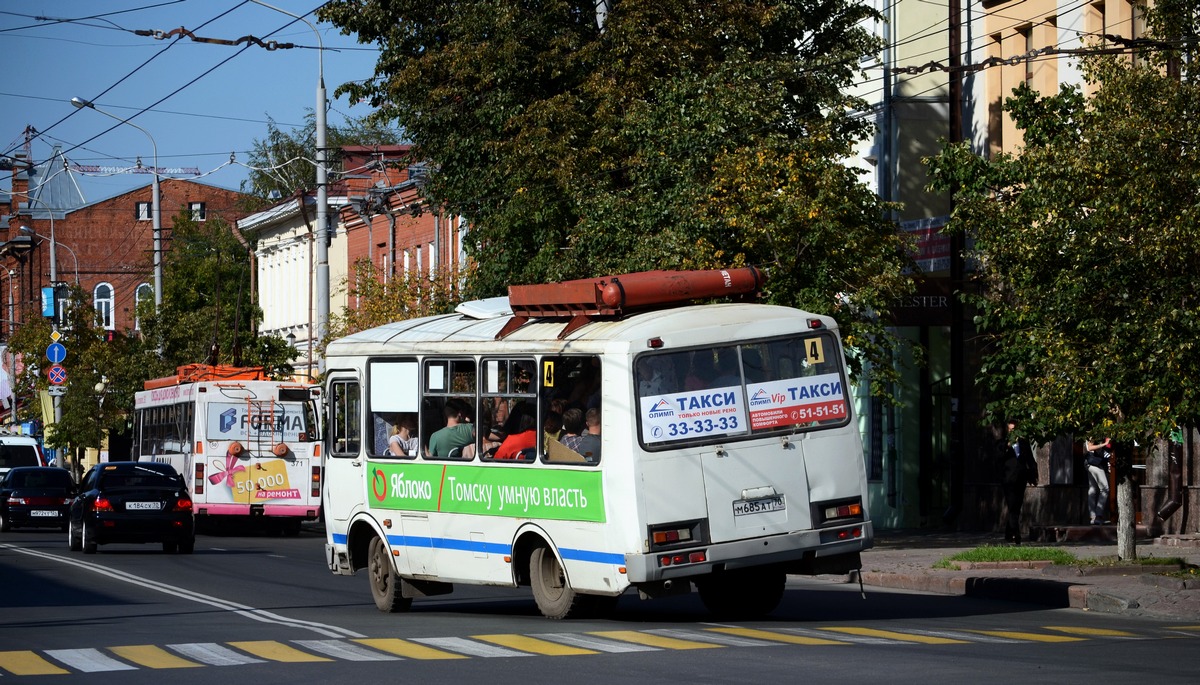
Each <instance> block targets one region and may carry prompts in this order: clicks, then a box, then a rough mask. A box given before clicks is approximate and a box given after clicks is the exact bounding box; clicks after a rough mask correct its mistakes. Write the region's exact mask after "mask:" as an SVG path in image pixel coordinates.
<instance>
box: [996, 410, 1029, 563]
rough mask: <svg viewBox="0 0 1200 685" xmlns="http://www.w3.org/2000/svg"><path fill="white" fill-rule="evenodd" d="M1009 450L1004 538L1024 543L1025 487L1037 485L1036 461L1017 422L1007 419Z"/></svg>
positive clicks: (1003, 481) (1005, 488)
mask: <svg viewBox="0 0 1200 685" xmlns="http://www.w3.org/2000/svg"><path fill="white" fill-rule="evenodd" d="M1008 443H1009V445H1008V450H1007V454H1006V455H1005V459H1004V473H1003V476H1002V481H1001V486H1002V488H1003V491H1004V508H1005V510H1006V511H1005V514H1004V539H1005V541H1007V542H1011V543H1013V544H1015V545H1019V544H1021V506H1022V505H1023V504H1024V503H1025V486H1026V485H1037V461H1035V460H1034V458H1033V448H1032V447H1031V446H1030V445H1029V440H1028V439H1027V438H1025V437H1024V436H1019V437H1018V432H1017V420H1016V419H1009V420H1008Z"/></svg>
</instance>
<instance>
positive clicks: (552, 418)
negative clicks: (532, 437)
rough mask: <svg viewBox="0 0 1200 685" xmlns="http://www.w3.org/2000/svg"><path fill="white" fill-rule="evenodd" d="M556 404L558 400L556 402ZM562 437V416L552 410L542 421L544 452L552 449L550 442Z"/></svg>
mask: <svg viewBox="0 0 1200 685" xmlns="http://www.w3.org/2000/svg"><path fill="white" fill-rule="evenodd" d="M555 401H556V402H557V401H558V400H555ZM561 437H562V414H561V413H559V412H557V411H554V410H553V409H551V410H550V411H548V412H546V418H545V419H543V420H542V451H546V450H549V449H550V441H551V440H558V439H559V438H561Z"/></svg>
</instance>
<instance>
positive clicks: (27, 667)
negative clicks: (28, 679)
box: [0, 651, 70, 675]
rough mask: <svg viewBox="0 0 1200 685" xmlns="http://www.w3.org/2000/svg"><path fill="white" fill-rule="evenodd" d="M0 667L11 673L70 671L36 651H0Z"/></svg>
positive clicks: (57, 673)
mask: <svg viewBox="0 0 1200 685" xmlns="http://www.w3.org/2000/svg"><path fill="white" fill-rule="evenodd" d="M0 668H2V669H4V670H6V671H8V672H9V673H11V674H13V675H62V674H64V673H70V671H67V670H64V669H62V668H59V667H58V666H55V665H54V664H52V663H50V662H49V661H46V660H45V659H43V658H42V657H41V656H39V655H38V654H37V653H36V652H28V651H19V652H0Z"/></svg>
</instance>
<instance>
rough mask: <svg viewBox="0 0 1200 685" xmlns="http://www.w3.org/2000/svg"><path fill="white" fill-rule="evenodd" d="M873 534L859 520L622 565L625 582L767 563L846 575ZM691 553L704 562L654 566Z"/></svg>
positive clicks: (628, 558)
mask: <svg viewBox="0 0 1200 685" xmlns="http://www.w3.org/2000/svg"><path fill="white" fill-rule="evenodd" d="M854 529H858V530H859V531H860V535H859V536H857V537H854V536H849V535H850V533H851V532H852V531H853V530H854ZM873 535H874V533H873V530H872V527H871V522H870V521H863V522H859V523H855V524H854V525H853V526H839V527H837V528H824V529H820V530H806V531H801V532H796V533H787V534H784V535H773V536H770V537H764V538H751V539H747V540H734V541H731V542H722V543H715V544H709V545H696V546H694V547H686V548H672V549H670V550H663V551H657V552H653V553H650V554H627V555H625V567H626V569H627V574H628V576H627V577H628V578H629V582H630V583H633V584H637V583H650V582H656V581H661V580H671V579H677V578H678V579H686V578H690V577H693V576H704V575H708V574H710V573H713V572H714V571H727V570H734V569H740V568H751V567H754V566H766V565H781V566H784V567H785V569H786V570H787V572H788V573H795V574H809V575H812V574H819V573H820V574H824V573H831V574H833V573H847V572H849V571H851V570H853V569H857V568H859V567H860V566H861V562H860V560H859V553H860V552H862V551H863V550H865V549H870V548H871V546H872V542H871V541H872V539H873ZM842 536H848V537H842ZM691 552H704V558H705V560H704V561H702V562H697V563H683V564H671V565H669V566H663V565H661V564H660V563H659V558H660V557H662V556H663V555H666V554H671V555H688V554H690V553H691Z"/></svg>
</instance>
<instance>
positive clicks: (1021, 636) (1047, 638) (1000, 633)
mask: <svg viewBox="0 0 1200 685" xmlns="http://www.w3.org/2000/svg"><path fill="white" fill-rule="evenodd" d="M970 632H972V633H979V634H981V635H995V636H996V637H1010V638H1012V639H1014V640H1028V641H1029V642H1082V641H1083V640H1084V638H1082V637H1071V636H1069V635H1047V634H1046V633H1023V632H1020V631H1016V630H972V631H970Z"/></svg>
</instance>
